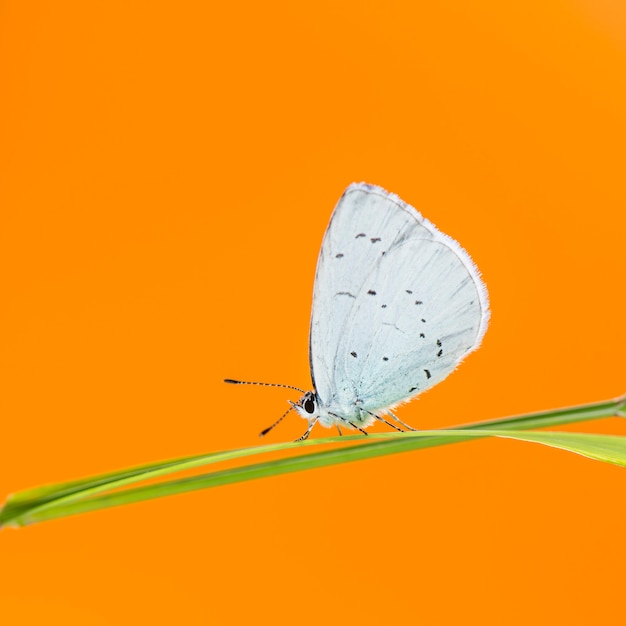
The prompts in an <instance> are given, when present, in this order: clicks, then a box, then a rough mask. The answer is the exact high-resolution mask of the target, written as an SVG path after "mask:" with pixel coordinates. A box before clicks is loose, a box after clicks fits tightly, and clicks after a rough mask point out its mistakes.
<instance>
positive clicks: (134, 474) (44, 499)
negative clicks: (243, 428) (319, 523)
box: [0, 396, 626, 525]
mask: <svg viewBox="0 0 626 626" xmlns="http://www.w3.org/2000/svg"><path fill="white" fill-rule="evenodd" d="M625 404H626V396H622V397H621V398H618V399H616V400H612V401H605V402H598V403H591V404H587V405H580V406H574V407H569V408H565V409H557V410H552V411H543V412H539V413H533V414H529V415H521V416H515V417H509V418H503V419H496V420H489V421H484V422H478V423H474V424H467V425H465V426H463V427H457V428H464V429H479V430H484V429H486V428H494V427H495V428H500V429H503V428H507V429H512V428H518V429H520V428H524V429H525V428H531V427H541V426H552V425H557V424H563V423H568V422H573V421H581V420H588V419H594V418H598V417H606V416H608V415H615V414H619V413H620V412H622V413H623V411H624V405H625ZM485 436H487V435H485ZM352 439H355V440H359V439H360V436H355V437H352V438H351V437H343V438H325V439H321V440H318V439H315V440H308V441H304V442H297V443H282V444H272V445H269V446H258V447H253V448H245V449H241V450H231V451H225V452H216V453H211V454H202V455H194V456H190V457H183V458H179V459H174V460H171V461H161V462H157V463H150V464H146V465H142V466H138V467H135V468H131V469H127V470H120V471H117V472H110V473H107V474H102V475H99V476H95V477H91V478H85V479H80V480H76V481H70V482H65V483H61V484H57V485H49V486H44V487H37V488H34V489H29V490H25V491H22V492H19V493H17V494H14V495H13V496H10V497H9V499H8V500H7V503H6V504H5V506H4V507H3V508H2V509H0V525H2V524H7V523H10V522H11V521H12V520H14V519H16V518H18V517H21V516H22V515H23V514H25V513H26V512H27V511H29V510H31V511H32V510H34V509H35V508H39V507H41V506H45V505H47V504H49V503H52V502H54V501H57V500H62V501H64V502H67V501H72V500H76V499H82V498H86V497H91V496H93V495H94V494H97V493H100V492H103V491H109V490H111V489H114V488H118V487H123V486H128V485H130V484H133V483H136V482H139V481H144V480H148V479H150V478H155V477H159V476H163V475H165V474H169V473H173V472H179V471H182V470H184V469H190V468H193V467H200V466H202V465H206V464H209V463H216V462H219V461H224V460H230V459H235V458H239V457H244V456H249V455H253V454H262V453H267V452H274V451H279V450H288V449H290V448H295V447H302V446H307V445H320V444H325V443H348V442H349V441H351V440H352ZM457 441H458V439H457ZM390 443H393V445H392V446H391V447H390V448H389V450H388V452H383V451H381V454H383V453H388V454H391V453H393V452H395V451H398V452H400V451H402V450H399V449H398V446H397V444H396V443H394V442H379V444H378V445H382V446H389V444H390ZM445 443H452V441H451V440H449V439H446V438H445V437H444V438H443V439H442V438H437V437H436V435H433V436H431V437H430V438H429V440H426V441H423V442H422V445H419V446H417V447H430V446H434V445H443V444H445ZM372 445H375V444H372ZM410 449H415V448H414V447H411V448H410Z"/></svg>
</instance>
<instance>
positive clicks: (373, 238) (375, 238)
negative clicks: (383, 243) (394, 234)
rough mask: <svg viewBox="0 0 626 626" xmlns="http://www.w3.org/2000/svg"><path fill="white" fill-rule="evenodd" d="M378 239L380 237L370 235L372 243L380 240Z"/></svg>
mask: <svg viewBox="0 0 626 626" xmlns="http://www.w3.org/2000/svg"><path fill="white" fill-rule="evenodd" d="M380 240H381V239H380V237H370V241H371V242H372V243H376V242H377V241H380Z"/></svg>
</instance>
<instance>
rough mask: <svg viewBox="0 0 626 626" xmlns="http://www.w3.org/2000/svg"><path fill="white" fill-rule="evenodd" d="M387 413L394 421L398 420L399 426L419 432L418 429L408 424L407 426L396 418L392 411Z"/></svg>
mask: <svg viewBox="0 0 626 626" xmlns="http://www.w3.org/2000/svg"><path fill="white" fill-rule="evenodd" d="M387 413H388V414H389V415H391V417H393V419H394V420H396V422H398V424H402V426H404V427H405V428H406V429H408V430H415V431H416V430H417V428H413V426H409V425H408V424H405V423H404V422H403V421H402V420H401V419H400V418H399V417H396V416H395V415H394V414H393V413H392V412H391V411H387Z"/></svg>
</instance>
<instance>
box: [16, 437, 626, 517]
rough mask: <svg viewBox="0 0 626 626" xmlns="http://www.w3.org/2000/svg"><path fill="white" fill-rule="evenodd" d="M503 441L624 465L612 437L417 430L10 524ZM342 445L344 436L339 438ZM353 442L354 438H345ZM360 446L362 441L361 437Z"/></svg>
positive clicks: (64, 507) (50, 506) (56, 505)
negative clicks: (477, 441)
mask: <svg viewBox="0 0 626 626" xmlns="http://www.w3.org/2000/svg"><path fill="white" fill-rule="evenodd" d="M482 437H503V438H509V439H516V440H520V441H527V442H534V443H540V444H543V445H546V446H550V447H554V448H559V449H562V450H567V451H569V452H574V453H576V454H580V455H583V456H586V457H589V458H592V459H596V460H599V461H604V462H608V463H613V464H616V465H620V466H626V437H619V436H612V435H596V434H584V433H564V432H536V431H532V432H524V431H508V430H499V431H497V430H485V431H482V432H478V431H468V430H447V431H420V432H415V433H376V434H372V435H371V436H370V438H371V439H384V440H385V441H382V442H377V443H363V444H361V445H356V446H351V447H342V448H337V449H331V450H324V451H321V452H314V453H310V454H303V455H300V456H297V457H293V458H287V459H277V460H272V461H267V462H265V463H258V464H253V465H247V466H244V467H237V468H233V469H227V470H222V471H217V472H213V473H210V474H203V475H200V476H192V477H189V478H182V479H179V480H174V481H168V482H162V483H158V484H151V485H145V486H141V487H137V488H134V489H128V490H125V491H118V492H114V493H107V494H101V495H97V496H95V497H92V498H87V499H80V500H74V501H64V500H58V501H55V502H51V503H47V504H45V505H43V506H41V507H37V508H34V509H32V510H31V511H29V512H24V513H23V514H22V515H21V516H20V518H19V519H14V520H13V523H14V524H19V525H22V524H30V523H33V522H41V521H45V520H50V519H54V518H58V517H65V516H67V515H74V514H77V513H84V512H87V511H94V510H98V509H103V508H108V507H112V506H119V505H122V504H130V503H134V502H140V501H142V500H149V499H152V498H159V497H164V496H170V495H174V494H179V493H185V492H188V491H195V490H198V489H207V488H209V487H217V486H221V485H227V484H231V483H235V482H242V481H246V480H254V479H257V478H264V477H268V476H277V475H280V474H285V473H290V472H297V471H303V470H308V469H314V468H319V467H325V466H328V465H335V464H339V463H348V462H352V461H358V460H364V459H370V458H375V457H378V456H382V455H387V454H394V453H398V452H407V451H410V450H416V449H419V448H422V447H426V446H424V445H423V443H424V442H427V441H432V440H433V439H437V440H441V441H442V442H443V441H444V440H445V441H446V442H448V443H453V442H459V441H468V440H469V439H472V438H482ZM329 439H330V440H331V441H333V442H338V443H339V442H340V441H341V440H340V438H339V437H332V438H329ZM343 439H344V440H345V439H346V437H344V438H343ZM349 439H351V440H355V439H357V437H356V436H355V437H350V438H349ZM361 441H363V439H362V438H361Z"/></svg>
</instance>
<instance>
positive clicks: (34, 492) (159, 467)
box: [0, 435, 361, 527]
mask: <svg viewBox="0 0 626 626" xmlns="http://www.w3.org/2000/svg"><path fill="white" fill-rule="evenodd" d="M337 439H338V440H340V441H341V443H343V442H345V443H348V442H350V441H357V440H359V439H361V435H353V436H346V437H343V438H341V439H340V438H337ZM333 441H334V439H332V438H330V439H310V440H307V441H302V442H298V443H295V442H283V443H276V444H269V445H265V446H255V447H251V448H241V449H235V450H226V451H223V452H212V453H209V454H199V455H193V456H189V457H181V458H177V459H173V460H170V461H159V462H156V463H148V464H145V465H140V466H137V467H134V468H130V469H125V470H119V471H115V472H108V473H106V474H100V475H97V476H92V477H88V478H82V479H78V480H74V481H68V482H64V483H57V484H54V485H45V486H43V487H35V488H33V489H27V490H24V491H20V492H17V493H15V494H11V495H10V496H9V497H8V498H7V500H6V502H5V504H4V506H3V507H1V508H0V527H1V526H3V525H7V524H8V523H10V522H11V520H12V519H14V518H16V517H19V516H21V515H22V514H23V513H24V512H25V511H29V510H32V509H34V508H39V507H42V506H45V505H47V504H50V503H52V502H56V501H63V502H70V501H73V500H76V499H81V498H86V497H90V496H93V495H95V494H97V493H102V492H103V491H109V490H111V489H117V488H120V487H125V486H128V485H131V484H134V483H137V482H141V481H146V480H150V479H153V478H158V477H160V476H164V475H167V474H172V473H175V472H181V471H184V470H189V469H194V468H197V467H202V466H204V465H209V464H211V463H219V462H224V461H231V460H234V459H238V458H242V457H246V456H251V455H256V454H268V453H271V452H280V451H283V450H289V449H291V448H294V447H302V446H315V445H324V444H328V443H332V442H333Z"/></svg>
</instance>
